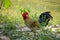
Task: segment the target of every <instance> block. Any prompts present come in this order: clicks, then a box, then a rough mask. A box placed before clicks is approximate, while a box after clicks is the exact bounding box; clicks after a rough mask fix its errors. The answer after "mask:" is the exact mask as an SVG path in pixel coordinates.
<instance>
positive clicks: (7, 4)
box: [3, 0, 11, 9]
mask: <svg viewBox="0 0 60 40" xmlns="http://www.w3.org/2000/svg"><path fill="white" fill-rule="evenodd" d="M10 6H11V2H10V0H3V7H4V9H7V8H8V7H10Z"/></svg>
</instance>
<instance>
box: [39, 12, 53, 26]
mask: <svg viewBox="0 0 60 40" xmlns="http://www.w3.org/2000/svg"><path fill="white" fill-rule="evenodd" d="M50 19H53V17H52V16H51V15H50V11H47V12H44V13H42V14H41V15H40V16H39V23H40V24H41V25H43V24H44V25H43V26H47V25H48V23H49V21H50Z"/></svg>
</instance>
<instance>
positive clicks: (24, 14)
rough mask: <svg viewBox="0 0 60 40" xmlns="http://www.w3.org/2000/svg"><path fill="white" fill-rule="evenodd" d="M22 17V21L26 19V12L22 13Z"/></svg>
mask: <svg viewBox="0 0 60 40" xmlns="http://www.w3.org/2000/svg"><path fill="white" fill-rule="evenodd" d="M22 16H23V19H24V20H25V19H26V18H27V17H28V12H23V14H22Z"/></svg>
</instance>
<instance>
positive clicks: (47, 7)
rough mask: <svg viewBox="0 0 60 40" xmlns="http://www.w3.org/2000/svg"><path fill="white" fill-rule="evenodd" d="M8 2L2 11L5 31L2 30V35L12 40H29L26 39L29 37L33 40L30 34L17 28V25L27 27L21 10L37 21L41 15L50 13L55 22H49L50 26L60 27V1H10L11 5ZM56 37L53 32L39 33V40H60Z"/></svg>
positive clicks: (1, 23) (42, 31)
mask: <svg viewBox="0 0 60 40" xmlns="http://www.w3.org/2000/svg"><path fill="white" fill-rule="evenodd" d="M6 1H7V0H6ZM6 1H5V4H4V5H5V6H4V8H3V6H2V8H1V9H0V27H2V29H4V30H2V31H3V32H2V34H4V35H6V36H8V37H10V39H11V40H16V39H15V38H18V39H19V38H21V39H22V40H27V39H26V38H28V37H30V38H33V37H32V36H31V35H29V34H28V32H27V33H26V32H20V31H17V29H16V28H15V27H16V25H18V27H24V26H25V24H24V21H23V18H22V14H21V10H20V9H24V8H25V10H28V12H29V16H30V18H32V19H34V20H37V21H38V18H39V15H40V14H41V13H43V12H45V11H50V12H51V13H50V14H51V15H52V16H53V20H51V21H50V22H49V25H56V24H59V25H60V0H10V1H11V3H8V1H7V2H6ZM6 3H7V4H6ZM5 8H6V9H5ZM59 27H60V26H59ZM0 30H1V28H0ZM57 30H58V29H57ZM59 30H60V29H59ZM58 33H60V31H58ZM16 34H17V35H16ZM23 34H24V35H23ZM27 34H28V36H27ZM46 34H47V35H46ZM0 35H1V34H0ZM13 35H15V36H13ZM56 35H57V34H55V32H52V31H51V30H41V31H40V32H39V33H38V40H48V39H49V40H59V39H60V38H59V39H57V38H56ZM21 36H22V37H21ZM31 40H32V39H31Z"/></svg>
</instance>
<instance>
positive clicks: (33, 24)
mask: <svg viewBox="0 0 60 40" xmlns="http://www.w3.org/2000/svg"><path fill="white" fill-rule="evenodd" d="M22 17H23V20H24V22H25V24H26V26H27V27H29V28H30V29H31V31H32V32H35V31H36V30H39V29H40V27H39V23H38V22H37V21H35V20H33V19H31V18H30V17H29V16H28V12H23V13H22Z"/></svg>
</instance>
